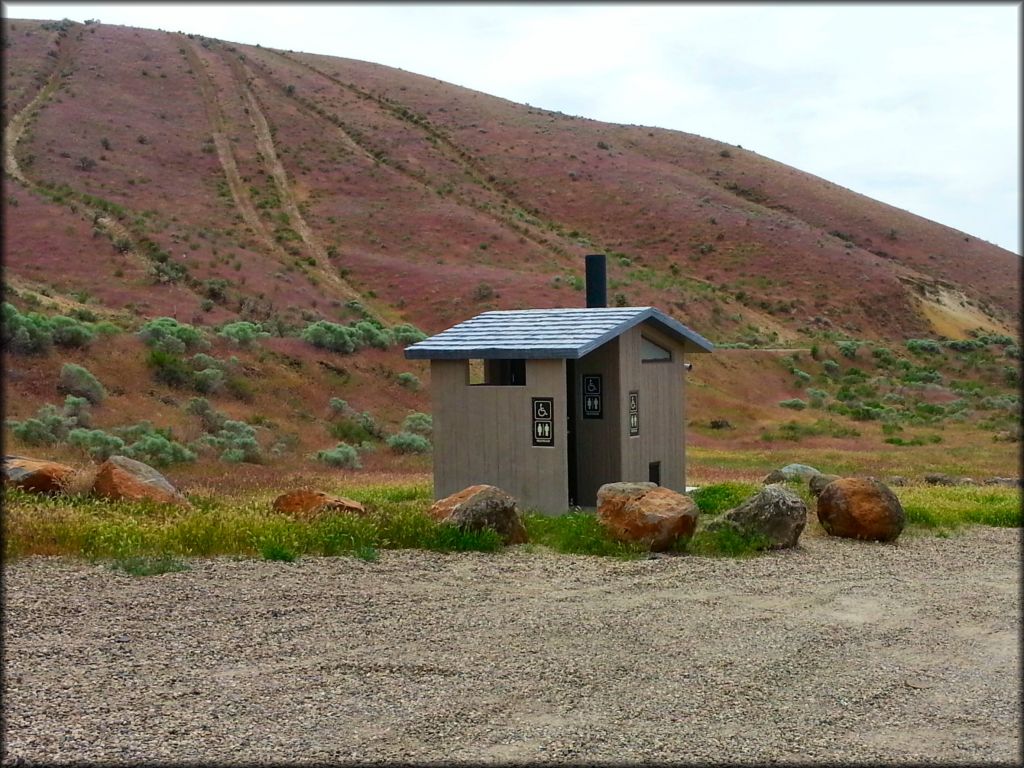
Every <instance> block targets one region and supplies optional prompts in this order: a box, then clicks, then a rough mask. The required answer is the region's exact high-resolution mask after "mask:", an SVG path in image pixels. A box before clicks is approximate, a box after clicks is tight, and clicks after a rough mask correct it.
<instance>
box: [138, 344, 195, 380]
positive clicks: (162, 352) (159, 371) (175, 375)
mask: <svg viewBox="0 0 1024 768" xmlns="http://www.w3.org/2000/svg"><path fill="white" fill-rule="evenodd" d="M156 343H157V345H158V346H156V347H154V348H153V349H151V350H149V355H147V357H146V365H148V366H149V367H150V368H151V369H152V370H153V376H154V377H155V378H156V380H157V381H159V382H160V383H161V384H166V385H167V386H169V387H181V388H184V387H189V386H191V385H192V377H193V372H192V369H191V368H189V366H188V364H187V363H186V362H185V361H184V360H182V359H181V357H180V356H179V355H178V354H177V353H175V352H172V351H169V350H168V349H166V348H165V345H164V344H163V342H162V341H161V342H156Z"/></svg>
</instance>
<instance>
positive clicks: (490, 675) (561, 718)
mask: <svg viewBox="0 0 1024 768" xmlns="http://www.w3.org/2000/svg"><path fill="white" fill-rule="evenodd" d="M1018 561H1019V531H1016V530H1007V529H990V528H976V529H971V530H968V531H965V532H964V533H962V534H960V535H957V536H955V537H953V538H949V539H941V538H936V537H931V536H915V535H906V534H905V535H904V537H903V538H902V539H901V540H900V541H899V542H898V543H897V544H895V545H883V544H865V543H857V542H851V541H842V540H835V539H830V538H828V537H826V536H824V535H823V534H822V533H821V532H820V530H818V529H815V530H813V531H811V530H808V531H807V532H805V534H804V538H803V539H802V541H801V547H800V548H799V549H798V550H796V551H792V552H786V553H776V554H770V555H767V556H764V557H760V558H757V559H753V560H728V559H705V558H697V557H689V556H687V557H672V558H664V559H653V560H643V561H617V560H609V559H602V558H593V557H569V556H559V555H553V554H550V553H542V552H531V551H529V549H525V550H524V549H523V548H513V549H511V550H509V551H506V552H504V553H501V554H497V555H483V554H457V555H439V554H430V553H424V552H412V551H401V552H384V553H382V554H381V558H380V560H379V561H378V562H370V563H367V562H363V561H360V560H356V559H351V558H309V559H304V560H301V561H299V562H297V563H291V564H286V563H271V562H262V561H238V560H231V559H227V558H223V559H215V560H201V561H195V562H193V563H192V564H191V566H192V568H191V570H190V571H187V572H183V573H170V574H164V575H161V576H151V577H131V576H127V575H124V574H121V573H118V572H113V571H111V570H108V569H107V568H105V567H104V566H102V565H96V564H88V563H82V562H74V561H68V560H61V559H46V558H34V559H28V560H25V561H19V562H14V563H8V564H7V565H6V566H5V582H6V611H5V613H6V616H5V618H6V621H5V622H4V645H5V655H6V670H5V675H4V701H5V706H4V711H5V724H4V728H5V733H4V744H5V753H4V759H5V762H13V761H14V760H16V759H18V758H21V759H25V760H31V761H39V762H46V763H49V764H53V763H55V762H59V761H71V760H77V761H82V760H90V761H91V760H101V761H104V762H108V761H109V762H124V763H135V762H139V761H154V760H160V761H167V760H170V761H183V760H195V759H202V760H204V761H216V762H245V763H252V762H256V761H265V760H270V761H275V762H292V761H296V762H298V761H304V762H308V761H320V762H323V761H329V762H344V761H367V760H384V761H395V760H416V761H443V762H445V763H450V762H453V761H473V762H486V761H500V760H518V761H529V762H567V761H572V762H580V761H585V762H592V761H615V762H651V761H657V762H665V761H684V762H707V761H724V762H728V763H736V762H748V763H755V764H763V763H766V762H769V761H777V760H790V761H810V760H813V761H821V760H828V761H832V762H835V761H840V762H850V761H852V762H855V763H864V762H868V763H872V762H891V763H906V762H908V761H913V762H917V761H942V762H965V763H977V762H990V761H1006V762H1013V761H1014V760H1016V759H1018V758H1019V756H1020V737H1019V734H1020V730H1019V727H1020V713H1019V701H1020V698H1019V697H1020V684H1019V676H1018V674H1017V672H1018V669H1019V664H1018V655H1019V650H1018V636H1019V629H1020V604H1019V601H1018V572H1017V571H1018V564H1019V562H1018Z"/></svg>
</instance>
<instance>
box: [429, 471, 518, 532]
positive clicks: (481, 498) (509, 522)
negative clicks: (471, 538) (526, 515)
mask: <svg viewBox="0 0 1024 768" xmlns="http://www.w3.org/2000/svg"><path fill="white" fill-rule="evenodd" d="M429 514H430V516H431V517H432V518H434V519H435V520H437V521H438V522H439V523H448V524H450V525H457V526H458V527H459V528H462V529H465V530H471V531H479V530H482V529H484V528H490V529H492V530H494V531H497V532H498V534H499V535H500V536H501V538H502V540H503V541H504V542H505V543H506V544H524V543H526V526H525V525H523V518H522V516H521V515H520V514H519V507H518V506H517V505H516V500H515V499H514V498H512V497H511V496H509V495H508V494H507V493H505V492H504V491H503V490H501V489H500V488H496V487H495V486H493V485H471V486H469V487H468V488H463V489H462V490H461V491H459V492H458V493H453V494H452V495H451V496H447V497H445V498H443V499H439V500H438V501H435V502H434V504H433V506H431V507H430V510H429Z"/></svg>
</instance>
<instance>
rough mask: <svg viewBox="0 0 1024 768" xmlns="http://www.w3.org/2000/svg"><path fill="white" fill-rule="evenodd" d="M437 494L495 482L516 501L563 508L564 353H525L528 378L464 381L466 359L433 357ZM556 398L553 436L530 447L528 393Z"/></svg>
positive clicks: (529, 505)
mask: <svg viewBox="0 0 1024 768" xmlns="http://www.w3.org/2000/svg"><path fill="white" fill-rule="evenodd" d="M430 376H431V388H432V395H433V397H432V399H433V411H434V412H433V417H434V498H435V499H440V498H443V497H445V496H448V495H450V494H452V493H455V492H456V491H461V490H462V489H463V488H466V487H467V486H470V485H476V484H478V483H487V484H489V485H496V486H498V487H499V488H501V489H502V490H504V491H506V492H508V493H510V494H511V495H512V496H514V497H515V498H516V499H518V500H519V505H520V508H521V509H524V510H530V509H533V510H537V511H540V512H544V513H546V514H552V515H558V514H563V513H564V512H565V511H566V510H567V509H568V504H569V490H568V488H569V486H568V461H567V457H568V454H567V451H566V448H567V443H566V412H565V402H566V392H565V360H528V361H527V362H526V385H525V386H521V387H520V386H510V387H500V386H469V385H468V381H467V379H468V376H467V361H465V360H432V361H431V363H430ZM534 397H550V398H553V400H554V405H555V412H554V427H555V444H554V446H552V447H535V446H534V445H533V444H532V442H533V432H532V429H533V420H532V401H531V398H534Z"/></svg>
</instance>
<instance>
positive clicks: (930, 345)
mask: <svg viewBox="0 0 1024 768" xmlns="http://www.w3.org/2000/svg"><path fill="white" fill-rule="evenodd" d="M906 346H907V349H908V350H910V351H911V352H913V353H914V354H915V355H939V354H942V345H941V344H939V342H937V341H935V340H934V339H907V341H906Z"/></svg>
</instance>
